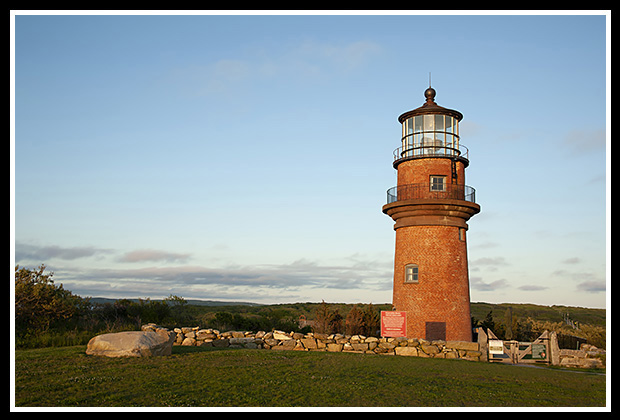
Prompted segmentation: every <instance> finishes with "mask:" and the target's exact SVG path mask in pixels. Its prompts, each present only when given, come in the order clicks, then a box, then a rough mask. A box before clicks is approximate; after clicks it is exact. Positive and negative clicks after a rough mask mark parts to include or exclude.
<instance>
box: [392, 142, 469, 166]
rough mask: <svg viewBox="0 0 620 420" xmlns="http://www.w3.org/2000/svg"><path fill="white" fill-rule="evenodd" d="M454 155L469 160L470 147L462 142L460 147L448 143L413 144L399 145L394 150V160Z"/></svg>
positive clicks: (453, 156)
mask: <svg viewBox="0 0 620 420" xmlns="http://www.w3.org/2000/svg"><path fill="white" fill-rule="evenodd" d="M433 156H437V157H452V158H464V159H467V160H469V149H468V148H467V147H465V146H463V145H462V144H460V145H459V146H458V147H451V146H450V145H447V144H442V145H423V144H420V143H418V144H415V143H414V144H412V145H407V146H405V147H399V148H398V149H396V150H394V162H396V161H398V160H401V159H402V160H406V159H415V158H423V157H433Z"/></svg>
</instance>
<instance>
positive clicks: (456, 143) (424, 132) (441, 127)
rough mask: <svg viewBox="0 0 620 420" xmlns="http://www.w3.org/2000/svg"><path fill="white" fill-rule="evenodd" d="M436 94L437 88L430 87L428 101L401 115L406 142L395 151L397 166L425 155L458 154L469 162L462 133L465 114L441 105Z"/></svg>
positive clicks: (446, 155)
mask: <svg viewBox="0 0 620 420" xmlns="http://www.w3.org/2000/svg"><path fill="white" fill-rule="evenodd" d="M435 95H436V92H435V89H433V88H431V87H429V88H428V89H426V91H425V92H424V96H425V97H426V103H425V104H424V105H422V106H421V107H419V108H416V109H414V110H412V111H409V112H405V113H404V114H402V115H401V116H400V117H398V121H399V122H400V123H401V124H402V139H401V142H402V145H401V147H399V148H398V149H396V150H395V151H394V167H395V168H396V167H397V166H398V164H399V163H401V162H402V161H405V160H409V159H416V158H423V157H448V158H453V159H454V158H456V159H459V160H463V162H464V163H465V166H467V165H468V163H469V162H468V159H467V157H468V156H467V155H468V151H467V148H466V147H465V146H463V145H461V144H460V137H459V122H460V121H461V120H462V119H463V115H462V114H461V113H460V112H458V111H455V110H453V109H448V108H444V107H441V106H439V105H437V104H436V103H435Z"/></svg>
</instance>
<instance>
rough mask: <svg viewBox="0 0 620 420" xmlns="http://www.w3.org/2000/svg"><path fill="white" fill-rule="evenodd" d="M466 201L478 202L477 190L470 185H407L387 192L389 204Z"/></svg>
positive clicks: (398, 186)
mask: <svg viewBox="0 0 620 420" xmlns="http://www.w3.org/2000/svg"><path fill="white" fill-rule="evenodd" d="M420 199H436V200H465V201H470V202H472V203H475V202H476V190H475V189H474V188H473V187H470V186H469V185H459V184H440V185H438V184H430V183H421V184H405V185H397V186H396V187H392V188H390V189H389V190H387V202H388V204H390V203H393V202H395V201H401V200H420Z"/></svg>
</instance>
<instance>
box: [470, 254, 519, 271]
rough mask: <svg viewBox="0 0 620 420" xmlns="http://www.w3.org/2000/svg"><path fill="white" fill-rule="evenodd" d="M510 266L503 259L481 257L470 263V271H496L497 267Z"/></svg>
mask: <svg viewBox="0 0 620 420" xmlns="http://www.w3.org/2000/svg"><path fill="white" fill-rule="evenodd" d="M507 265H510V263H508V262H507V261H506V259H505V258H504V257H482V258H478V259H477V260H473V261H471V263H470V267H471V271H479V270H480V268H481V267H485V271H497V270H498V267H502V266H507Z"/></svg>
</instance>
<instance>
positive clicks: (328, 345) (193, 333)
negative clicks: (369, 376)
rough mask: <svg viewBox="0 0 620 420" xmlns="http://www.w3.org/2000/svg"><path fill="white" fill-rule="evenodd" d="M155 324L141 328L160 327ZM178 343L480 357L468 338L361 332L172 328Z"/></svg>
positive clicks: (477, 349)
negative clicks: (434, 338)
mask: <svg viewBox="0 0 620 420" xmlns="http://www.w3.org/2000/svg"><path fill="white" fill-rule="evenodd" d="M161 328H162V327H159V326H157V325H155V324H146V325H143V326H142V330H144V331H156V330H157V329H161ZM174 332H175V333H176V339H175V343H174V345H177V346H206V347H222V348H224V347H228V348H248V349H269V350H299V351H328V352H348V353H370V354H382V355H398V356H417V357H434V358H445V359H464V360H472V361H479V360H480V359H481V356H482V353H481V352H480V347H479V344H478V343H472V342H469V341H443V340H435V341H427V340H423V339H406V338H377V337H366V336H363V335H353V336H348V335H347V336H345V335H342V334H330V335H327V334H318V333H308V334H302V333H294V332H291V333H286V332H284V331H278V330H275V331H269V332H265V331H258V332H256V333H254V332H250V331H226V332H220V331H218V330H215V329H211V328H206V329H201V328H199V327H182V328H175V329H174Z"/></svg>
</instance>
